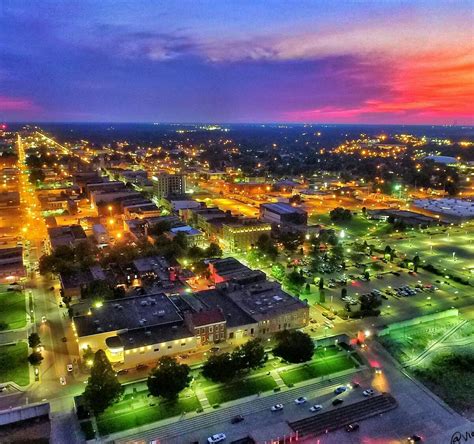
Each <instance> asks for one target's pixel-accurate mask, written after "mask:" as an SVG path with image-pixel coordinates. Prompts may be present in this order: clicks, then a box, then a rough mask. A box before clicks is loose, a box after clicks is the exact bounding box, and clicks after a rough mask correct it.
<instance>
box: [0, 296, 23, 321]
mask: <svg viewBox="0 0 474 444" xmlns="http://www.w3.org/2000/svg"><path fill="white" fill-rule="evenodd" d="M25 325H26V306H25V295H24V294H23V293H22V292H20V291H1V292H0V329H1V330H13V329H15V328H23V327H24V326H25ZM2 327H3V328H2Z"/></svg>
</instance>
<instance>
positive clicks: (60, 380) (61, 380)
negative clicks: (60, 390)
mask: <svg viewBox="0 0 474 444" xmlns="http://www.w3.org/2000/svg"><path fill="white" fill-rule="evenodd" d="M59 382H60V383H61V385H66V378H65V377H64V376H61V377H60V378H59Z"/></svg>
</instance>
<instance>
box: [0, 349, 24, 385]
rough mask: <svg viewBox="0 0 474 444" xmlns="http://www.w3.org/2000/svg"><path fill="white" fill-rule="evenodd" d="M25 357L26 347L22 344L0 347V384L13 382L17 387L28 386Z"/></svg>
mask: <svg viewBox="0 0 474 444" xmlns="http://www.w3.org/2000/svg"><path fill="white" fill-rule="evenodd" d="M27 357H28V345H27V344H26V343H24V342H19V343H18V344H15V345H2V346H0V383H3V382H9V381H13V382H16V383H17V384H18V385H28V384H29V383H30V376H29V369H28V361H27Z"/></svg>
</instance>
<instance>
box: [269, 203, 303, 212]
mask: <svg viewBox="0 0 474 444" xmlns="http://www.w3.org/2000/svg"><path fill="white" fill-rule="evenodd" d="M260 206H261V207H263V208H266V209H268V210H270V211H272V212H273V213H277V214H292V213H300V214H306V211H305V210H303V209H301V208H298V207H293V206H292V205H290V204H286V203H281V202H279V203H265V204H261V205H260Z"/></svg>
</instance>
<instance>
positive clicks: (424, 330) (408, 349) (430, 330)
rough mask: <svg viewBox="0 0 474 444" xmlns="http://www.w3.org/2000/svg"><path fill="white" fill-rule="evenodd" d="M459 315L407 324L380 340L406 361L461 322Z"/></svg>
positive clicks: (394, 354) (397, 356) (397, 357)
mask: <svg viewBox="0 0 474 444" xmlns="http://www.w3.org/2000/svg"><path fill="white" fill-rule="evenodd" d="M460 322H461V319H459V317H457V316H453V317H448V318H444V319H436V320H433V321H429V322H423V323H422V324H417V325H412V326H405V327H402V328H399V329H396V330H393V331H391V332H390V334H388V335H384V336H380V337H379V338H378V340H379V342H380V343H381V344H382V345H383V346H384V347H385V348H386V349H387V350H388V351H389V352H390V353H391V354H392V355H393V356H394V357H395V358H396V359H397V360H398V361H399V362H406V361H408V360H410V359H412V358H414V357H416V356H418V355H419V354H420V353H422V352H423V351H424V350H425V349H426V348H427V347H428V346H429V345H430V344H431V343H432V342H433V341H435V340H437V339H439V338H440V337H441V336H443V335H444V334H445V333H446V332H447V331H448V330H450V329H451V328H453V327H454V326H455V325H457V324H459V323H460Z"/></svg>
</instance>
